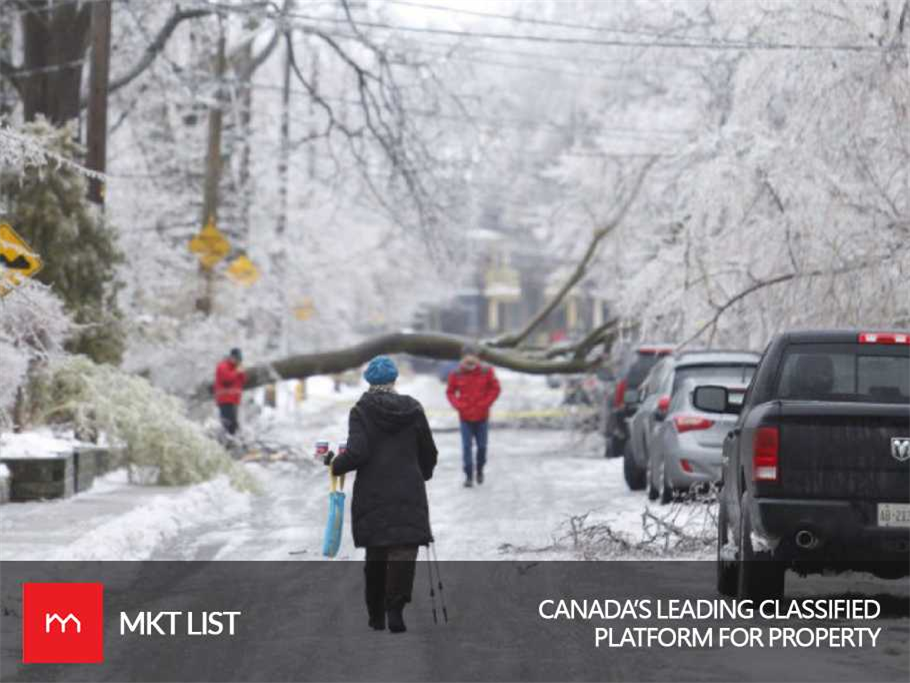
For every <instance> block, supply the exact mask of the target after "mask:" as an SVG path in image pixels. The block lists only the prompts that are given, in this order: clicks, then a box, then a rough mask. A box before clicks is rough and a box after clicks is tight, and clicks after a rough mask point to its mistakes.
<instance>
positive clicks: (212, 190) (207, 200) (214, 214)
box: [196, 31, 227, 315]
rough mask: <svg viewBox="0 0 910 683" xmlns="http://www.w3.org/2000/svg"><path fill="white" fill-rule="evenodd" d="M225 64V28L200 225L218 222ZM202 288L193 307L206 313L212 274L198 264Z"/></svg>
mask: <svg viewBox="0 0 910 683" xmlns="http://www.w3.org/2000/svg"><path fill="white" fill-rule="evenodd" d="M226 66H227V62H226V59H225V39H224V31H222V32H221V35H220V36H219V38H218V53H217V55H216V56H215V78H216V79H217V81H218V88H217V90H216V95H215V104H214V105H213V106H212V107H211V108H210V109H209V136H208V146H207V148H206V157H205V186H204V188H203V195H202V225H206V224H207V223H208V222H209V221H212V222H213V223H216V224H217V220H218V184H219V182H220V181H221V130H222V126H223V121H224V110H223V106H224V103H223V99H224V89H223V87H222V84H221V80H222V79H223V78H224V72H225V69H226ZM199 269H200V272H201V274H202V277H203V280H204V285H205V291H204V293H203V295H202V296H201V297H200V298H199V299H198V300H197V301H196V308H197V309H198V310H200V311H201V312H202V313H204V314H205V315H209V314H210V313H211V312H212V308H213V306H214V297H215V293H214V289H215V278H214V277H213V274H212V269H211V268H205V267H204V266H202V265H201V264H200V266H199Z"/></svg>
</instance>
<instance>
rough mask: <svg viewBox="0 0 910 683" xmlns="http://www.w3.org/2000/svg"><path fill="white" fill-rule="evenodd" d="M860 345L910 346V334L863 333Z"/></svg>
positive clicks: (860, 337) (860, 336)
mask: <svg viewBox="0 0 910 683" xmlns="http://www.w3.org/2000/svg"><path fill="white" fill-rule="evenodd" d="M859 343H860V344H906V345H910V334H904V333H899V332H862V333H860V335H859Z"/></svg>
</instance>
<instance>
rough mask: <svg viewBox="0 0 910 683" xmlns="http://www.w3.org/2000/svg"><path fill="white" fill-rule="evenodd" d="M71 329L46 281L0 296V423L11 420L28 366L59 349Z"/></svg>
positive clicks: (57, 351) (45, 358)
mask: <svg viewBox="0 0 910 683" xmlns="http://www.w3.org/2000/svg"><path fill="white" fill-rule="evenodd" d="M71 330H72V322H71V321H70V318H69V317H68V316H67V314H66V313H65V312H64V310H63V302H62V301H61V300H60V299H59V298H58V297H57V296H56V295H55V294H54V293H53V292H52V291H51V289H50V287H47V286H46V285H43V284H41V283H39V282H34V281H27V282H25V283H24V284H22V286H21V287H19V288H18V289H16V290H15V291H13V292H11V293H9V294H7V296H5V297H3V298H0V369H2V371H0V375H2V377H3V381H2V382H0V427H2V426H4V425H5V424H7V423H9V422H11V421H12V414H11V411H12V409H13V404H14V402H15V400H16V393H17V391H18V390H19V387H20V386H22V385H23V384H25V383H26V381H27V379H26V376H27V374H28V372H29V370H30V369H33V368H35V367H36V366H37V365H38V364H40V363H41V362H43V361H46V360H48V359H49V358H52V357H53V356H54V355H57V354H60V353H62V347H63V343H64V341H65V340H66V338H67V337H68V336H69V334H70V332H71Z"/></svg>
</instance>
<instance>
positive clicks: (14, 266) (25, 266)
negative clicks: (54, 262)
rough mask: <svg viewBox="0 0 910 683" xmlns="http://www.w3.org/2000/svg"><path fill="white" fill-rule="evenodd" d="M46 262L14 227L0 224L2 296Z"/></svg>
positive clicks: (0, 287) (0, 292)
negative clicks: (43, 261)
mask: <svg viewBox="0 0 910 683" xmlns="http://www.w3.org/2000/svg"><path fill="white" fill-rule="evenodd" d="M43 265H44V264H43V263H42V261H41V257H40V256H38V254H36V253H35V252H34V251H32V248H31V247H30V246H28V242H26V241H25V240H24V239H22V238H21V237H20V236H19V235H18V234H17V233H16V231H15V230H13V228H12V227H11V226H10V225H8V224H6V223H2V224H0V296H6V295H7V294H9V293H10V292H11V291H13V290H14V289H15V288H16V287H18V286H19V285H21V284H22V283H23V282H25V280H26V279H28V278H30V277H32V276H34V275H35V274H36V273H37V272H38V271H39V270H41V266H43Z"/></svg>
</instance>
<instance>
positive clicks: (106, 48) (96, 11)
mask: <svg viewBox="0 0 910 683" xmlns="http://www.w3.org/2000/svg"><path fill="white" fill-rule="evenodd" d="M110 56H111V3H110V0H102V1H101V2H96V3H94V5H93V6H92V70H91V74H90V76H89V104H88V126H87V132H86V142H87V147H88V154H87V158H86V166H87V167H88V168H89V169H91V170H92V171H98V172H99V173H104V171H105V168H106V165H107V89H108V79H109V74H110ZM88 198H89V200H90V201H92V202H95V203H96V204H101V205H104V184H103V182H102V181H101V180H99V179H97V178H91V179H89V187H88Z"/></svg>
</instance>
